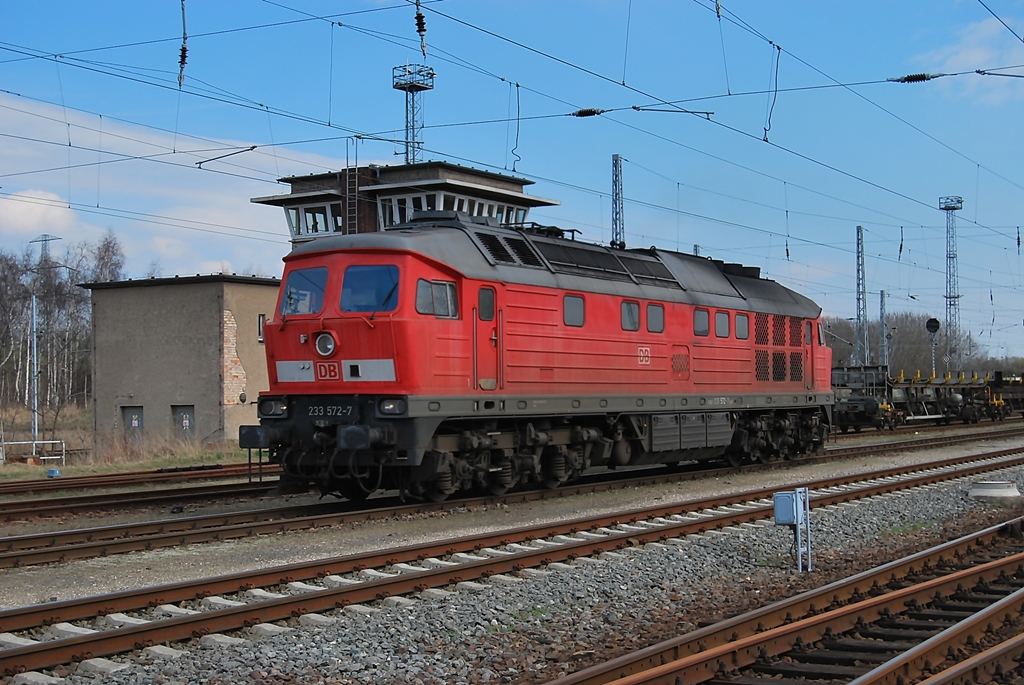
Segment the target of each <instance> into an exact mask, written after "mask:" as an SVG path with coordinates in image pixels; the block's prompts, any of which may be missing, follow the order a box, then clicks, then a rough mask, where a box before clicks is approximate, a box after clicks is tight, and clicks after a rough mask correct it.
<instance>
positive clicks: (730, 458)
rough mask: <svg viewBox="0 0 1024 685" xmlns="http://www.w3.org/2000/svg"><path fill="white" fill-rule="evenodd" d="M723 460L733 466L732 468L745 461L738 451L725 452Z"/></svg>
mask: <svg viewBox="0 0 1024 685" xmlns="http://www.w3.org/2000/svg"><path fill="white" fill-rule="evenodd" d="M725 461H726V462H727V463H728V464H729V466H731V467H733V468H734V469H738V468H739V467H741V466H743V462H744V461H746V457H745V456H744V455H743V454H742V453H739V452H726V453H725Z"/></svg>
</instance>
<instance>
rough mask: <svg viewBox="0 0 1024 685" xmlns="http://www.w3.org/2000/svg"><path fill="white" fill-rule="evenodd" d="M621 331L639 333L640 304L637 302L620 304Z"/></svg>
mask: <svg viewBox="0 0 1024 685" xmlns="http://www.w3.org/2000/svg"><path fill="white" fill-rule="evenodd" d="M622 330H624V331H639V330H640V303H639V302H623V303H622Z"/></svg>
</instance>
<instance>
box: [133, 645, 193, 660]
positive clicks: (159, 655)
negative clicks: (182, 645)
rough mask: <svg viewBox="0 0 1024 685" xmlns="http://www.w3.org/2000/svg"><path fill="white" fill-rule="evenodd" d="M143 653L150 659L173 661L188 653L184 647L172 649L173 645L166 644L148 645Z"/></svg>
mask: <svg viewBox="0 0 1024 685" xmlns="http://www.w3.org/2000/svg"><path fill="white" fill-rule="evenodd" d="M142 653H143V654H145V655H146V656H147V657H149V658H150V659H160V660H162V661H173V660H174V659H177V658H179V657H181V656H184V655H185V654H187V652H186V651H185V650H183V649H172V648H171V647H166V646H164V645H153V646H152V647H146V648H145V649H144V650H142Z"/></svg>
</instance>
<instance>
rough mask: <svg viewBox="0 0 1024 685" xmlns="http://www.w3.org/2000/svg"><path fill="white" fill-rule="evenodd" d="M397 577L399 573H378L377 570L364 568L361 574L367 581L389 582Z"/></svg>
mask: <svg viewBox="0 0 1024 685" xmlns="http://www.w3.org/2000/svg"><path fill="white" fill-rule="evenodd" d="M397 575H398V574H397V573H384V572H383V571H378V570H377V569H375V568H364V569H363V570H362V571H360V572H359V577H360V578H365V579H366V580H387V579H390V578H394V577H396V576H397Z"/></svg>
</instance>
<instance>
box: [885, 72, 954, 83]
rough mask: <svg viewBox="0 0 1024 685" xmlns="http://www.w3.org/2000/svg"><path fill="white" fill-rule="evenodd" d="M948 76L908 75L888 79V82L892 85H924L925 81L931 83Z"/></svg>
mask: <svg viewBox="0 0 1024 685" xmlns="http://www.w3.org/2000/svg"><path fill="white" fill-rule="evenodd" d="M945 75H946V74H907V75H906V76H900V77H898V78H887V79H885V80H886V81H889V82H890V83H922V82H924V81H931V80H932V79H935V78H940V77H942V76H945Z"/></svg>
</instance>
